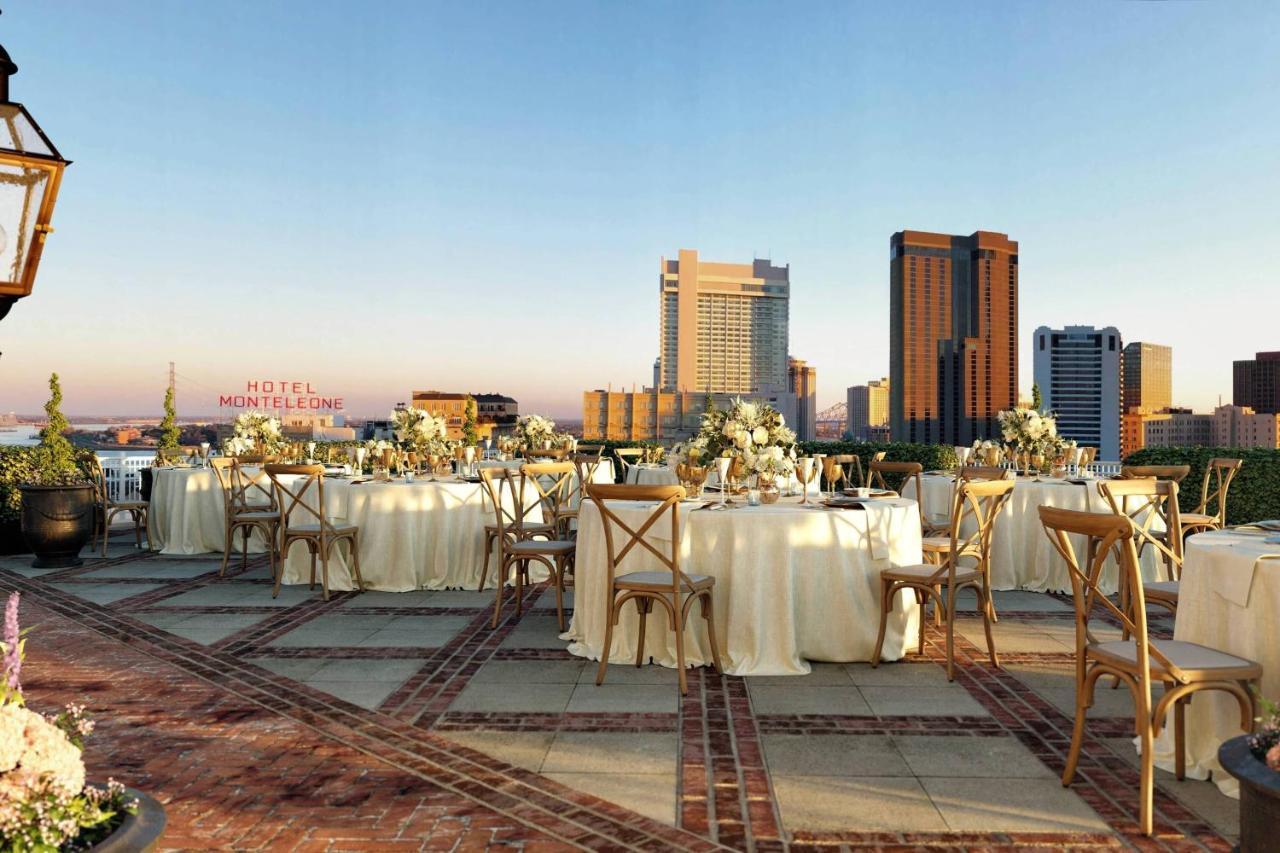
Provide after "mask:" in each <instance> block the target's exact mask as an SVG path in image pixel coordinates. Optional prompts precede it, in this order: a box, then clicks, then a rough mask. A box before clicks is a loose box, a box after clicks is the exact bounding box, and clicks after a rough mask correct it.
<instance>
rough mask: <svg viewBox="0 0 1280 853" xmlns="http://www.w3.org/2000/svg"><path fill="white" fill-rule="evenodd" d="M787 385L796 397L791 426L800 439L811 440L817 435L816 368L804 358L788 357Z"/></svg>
mask: <svg viewBox="0 0 1280 853" xmlns="http://www.w3.org/2000/svg"><path fill="white" fill-rule="evenodd" d="M787 385H788V387H789V388H790V389H791V393H792V394H794V395H795V398H796V420H795V423H793V424H791V428H792V429H793V430H795V434H796V438H798V439H800V440H801V441H813V440H814V439H815V438H817V437H818V368H816V367H812V366H810V365H809V363H808V362H806V361H805V360H804V359H800V358H790V357H788V358H787Z"/></svg>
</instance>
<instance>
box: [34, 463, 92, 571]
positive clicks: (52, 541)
mask: <svg viewBox="0 0 1280 853" xmlns="http://www.w3.org/2000/svg"><path fill="white" fill-rule="evenodd" d="M18 488H19V489H21V490H22V536H23V538H24V539H26V540H27V545H29V546H30V547H31V550H32V551H33V552H35V555H36V558H35V560H34V561H33V562H32V563H31V566H32V568H36V569H65V568H69V567H71V566H78V565H80V564H81V563H82V562H83V561H82V560H81V559H80V549H81V548H83V547H84V546H85V543H87V542H88V541H89V539H90V538H91V537H92V536H93V522H94V499H93V486H90V485H88V484H87V483H86V484H84V485H78V486H19V487H18Z"/></svg>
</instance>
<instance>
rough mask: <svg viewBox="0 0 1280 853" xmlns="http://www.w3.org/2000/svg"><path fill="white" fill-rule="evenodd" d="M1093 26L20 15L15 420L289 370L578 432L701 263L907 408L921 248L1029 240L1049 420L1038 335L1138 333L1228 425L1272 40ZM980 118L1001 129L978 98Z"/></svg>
mask: <svg viewBox="0 0 1280 853" xmlns="http://www.w3.org/2000/svg"><path fill="white" fill-rule="evenodd" d="M1107 8H1108V21H1109V25H1108V27H1107V28H1106V31H1105V32H1104V31H1100V30H1099V28H1098V27H1097V26H1096V20H1095V19H1094V15H1093V14H1092V11H1091V10H1090V8H1089V7H1088V6H1084V7H1070V8H1066V7H1062V8H1060V7H1025V8H1024V7H1015V8H1009V7H1004V6H996V5H991V6H981V7H973V8H964V9H959V8H957V9H949V8H946V7H931V10H930V14H929V15H920V14H917V12H918V11H919V10H918V9H917V10H912V9H897V8H891V7H890V8H876V7H863V6H847V5H836V4H831V5H817V6H814V7H812V8H810V9H806V10H805V12H804V13H799V12H795V11H792V10H788V9H785V8H779V7H777V6H758V5H754V4H705V5H699V6H697V7H684V6H680V5H670V6H663V7H662V9H663V10H665V11H664V13H663V14H658V13H657V12H656V11H655V10H653V9H615V8H610V9H607V10H606V9H603V8H592V7H586V8H583V9H579V10H576V11H575V12H574V13H573V14H567V13H565V14H557V13H556V11H555V10H554V9H553V8H552V7H540V8H532V7H531V8H525V9H514V10H497V9H489V10H467V12H466V13H465V14H463V13H462V12H460V11H459V10H451V9H449V8H447V7H431V8H422V7H419V6H417V5H416V4H408V3H406V4H400V5H394V4H390V5H388V7H387V9H388V10H389V14H387V15H385V16H382V17H380V18H379V19H377V20H373V19H369V18H363V17H357V16H353V15H352V13H351V11H350V9H349V8H347V7H345V6H342V5H339V4H336V3H334V4H328V3H319V4H314V7H313V8H312V9H311V10H309V11H310V14H308V15H305V16H299V15H297V14H296V13H295V12H293V11H292V10H289V9H285V8H257V7H250V6H248V5H247V4H246V5H234V4H232V5H229V6H223V7H218V8H217V9H210V10H201V9H189V8H178V7H155V6H154V5H153V4H146V3H124V4H119V5H118V6H112V7H111V8H109V9H108V8H96V7H93V6H87V5H86V6H72V5H69V4H68V5H61V4H49V5H47V6H39V7H37V6H36V5H35V4H13V5H11V6H9V7H6V9H5V12H6V14H5V16H4V18H3V26H4V29H5V36H6V41H5V43H6V46H7V47H9V49H10V50H11V51H12V52H13V54H14V56H15V58H16V59H17V61H18V64H19V65H20V66H21V68H22V71H21V73H20V74H18V75H17V76H16V77H15V78H14V80H13V92H14V97H15V99H16V100H19V101H24V102H28V103H30V104H33V105H36V104H38V105H39V107H40V110H39V112H40V119H41V124H42V125H43V126H44V127H45V129H46V130H47V131H48V132H49V133H50V134H51V136H53V137H54V138H56V139H57V140H58V141H59V146H60V148H62V149H63V151H64V153H65V154H66V156H67V157H68V158H70V159H71V160H72V161H74V162H73V165H72V166H71V167H70V169H69V170H68V173H67V179H66V181H65V183H64V189H63V194H62V196H61V200H60V203H59V207H58V211H57V213H56V215H55V218H54V223H53V224H54V227H55V229H56V233H55V234H54V235H53V236H52V237H51V238H50V243H49V249H48V251H47V252H46V254H45V259H44V263H43V265H42V268H41V286H40V287H39V288H38V289H37V292H36V293H35V295H34V296H33V297H31V298H29V299H27V300H24V301H23V302H22V303H20V304H19V305H18V306H17V307H16V308H15V309H14V311H13V313H12V314H11V315H10V316H9V318H8V319H7V320H6V321H5V322H4V323H3V325H0V351H3V353H4V355H3V357H0V411H9V410H16V411H19V412H24V413H30V412H35V411H38V410H39V407H40V406H41V405H42V404H43V401H44V399H45V397H46V393H47V391H46V388H45V383H46V381H47V378H48V375H49V373H50V372H53V371H57V372H59V373H60V374H61V376H62V378H63V382H64V390H65V392H66V403H65V407H66V409H67V411H69V412H72V413H75V414H102V415H112V414H146V413H150V412H157V411H158V410H159V407H160V400H161V398H162V395H163V391H164V385H165V369H166V367H167V362H168V361H169V360H175V361H177V362H178V365H179V371H180V372H181V373H182V374H183V375H184V376H186V377H189V379H190V380H191V381H192V384H191V385H189V386H188V387H187V389H186V394H185V396H183V397H181V398H180V401H179V406H180V412H183V411H184V409H185V413H189V414H216V413H217V410H216V402H217V401H216V396H217V394H218V393H224V392H228V391H232V390H234V389H236V388H239V387H240V386H242V385H243V383H244V381H245V380H246V379H248V378H251V377H253V376H256V375H259V374H261V373H264V372H266V373H279V374H284V375H288V376H295V377H301V378H304V379H308V380H310V381H313V382H314V383H315V384H316V386H317V387H319V388H322V389H325V390H326V392H327V393H331V394H333V395H335V396H342V397H344V398H345V399H346V401H347V411H349V412H351V413H353V414H375V413H377V412H379V411H383V410H386V409H388V408H389V407H390V406H391V405H393V404H394V403H395V402H398V401H401V400H404V399H406V398H407V396H408V394H409V393H410V391H411V390H412V389H413V388H415V387H441V388H458V387H462V388H476V387H479V388H493V389H498V390H501V391H502V392H504V393H508V394H511V395H512V396H513V397H515V398H517V399H519V400H520V401H521V408H522V410H523V411H530V412H534V411H540V412H545V413H547V414H550V415H552V416H557V417H561V418H565V419H572V418H575V414H576V413H578V412H580V407H581V389H582V388H588V387H602V386H604V385H606V384H608V383H612V384H613V385H614V387H615V388H618V387H630V386H631V385H632V384H635V385H636V386H643V385H645V384H648V383H649V382H650V381H651V379H650V377H651V364H652V359H653V356H654V353H653V351H652V341H653V340H654V337H655V333H656V332H657V330H658V321H657V317H656V316H655V312H654V310H653V307H652V301H651V300H652V296H651V294H652V291H651V290H650V287H651V282H652V265H653V262H654V259H656V258H659V257H661V256H663V255H664V254H667V255H669V254H670V253H672V252H673V251H675V250H676V249H678V248H679V247H686V246H691V247H696V248H697V249H698V250H699V252H700V253H701V254H702V255H703V256H705V257H708V258H746V257H753V256H754V257H770V258H772V259H773V261H774V263H775V264H781V265H788V266H789V267H790V278H791V283H792V288H791V291H792V293H791V309H790V310H791V326H792V338H793V342H792V350H793V351H794V354H795V355H797V356H799V357H802V358H804V359H806V360H807V361H808V363H809V364H811V365H813V366H815V367H816V368H818V369H819V370H821V377H822V382H821V387H820V388H819V396H818V408H819V409H824V408H827V407H828V406H830V405H831V404H832V403H834V402H837V401H840V400H842V399H843V398H844V394H845V389H846V388H847V387H848V386H851V385H855V384H860V383H863V382H865V381H866V379H867V377H873V376H881V375H887V373H888V370H889V328H888V322H887V319H888V316H889V310H888V292H887V288H886V287H885V286H884V275H883V270H884V261H883V257H884V243H885V239H886V238H887V237H888V236H889V235H890V234H891V233H893V232H894V231H895V230H897V229H899V228H902V227H904V226H908V225H909V226H911V227H918V228H928V229H930V230H933V231H937V232H942V233H969V232H971V231H972V230H973V229H974V228H976V227H982V228H987V229H992V230H996V231H1000V232H1003V233H1008V234H1010V235H1013V236H1014V237H1016V239H1017V240H1018V241H1019V243H1020V245H1021V267H1022V273H1021V278H1022V280H1021V287H1020V299H1021V306H1020V312H1019V313H1020V317H1019V329H1018V331H1019V338H1020V341H1021V343H1020V346H1019V351H1018V361H1019V374H1020V377H1021V379H1022V381H1021V383H1020V384H1021V386H1022V387H1021V388H1020V390H1021V391H1022V392H1023V393H1024V394H1025V393H1027V392H1029V389H1030V376H1031V373H1032V370H1031V350H1030V348H1029V347H1028V346H1027V344H1026V341H1028V340H1030V337H1031V333H1032V330H1033V329H1034V328H1036V327H1037V326H1039V325H1045V324H1047V325H1051V326H1054V327H1058V326H1062V325H1066V324H1076V323H1079V324H1088V323H1098V322H1103V321H1106V320H1109V318H1120V319H1119V320H1117V322H1116V324H1117V326H1119V327H1120V328H1121V329H1122V331H1123V332H1124V334H1125V336H1126V339H1132V340H1156V341H1160V342H1162V343H1164V344H1167V345H1169V346H1172V347H1173V349H1174V363H1173V371H1174V373H1176V374H1177V377H1178V378H1177V387H1176V399H1175V400H1174V401H1173V402H1174V404H1175V405H1180V406H1190V407H1193V408H1195V409H1197V410H1199V411H1206V410H1211V409H1212V407H1213V404H1214V403H1215V402H1216V401H1217V400H1218V398H1219V397H1222V398H1223V399H1229V398H1230V395H1231V391H1232V369H1233V368H1232V361H1233V360H1239V359H1247V358H1250V357H1251V356H1252V354H1253V353H1254V352H1258V351H1269V350H1273V349H1276V345H1275V343H1274V337H1273V336H1272V333H1271V331H1270V330H1269V329H1268V327H1267V324H1268V323H1269V317H1270V316H1271V312H1268V311H1265V310H1254V311H1244V312H1239V311H1234V310H1232V306H1234V305H1238V304H1242V303H1243V304H1253V305H1256V306H1262V307H1264V308H1265V307H1273V306H1274V304H1275V297H1274V289H1273V287H1274V285H1273V282H1272V278H1271V271H1272V270H1274V269H1275V268H1277V266H1278V262H1280V247H1276V246H1274V244H1273V241H1271V240H1270V239H1269V234H1270V222H1271V220H1272V219H1273V218H1274V216H1273V214H1272V212H1271V199H1272V198H1273V197H1274V195H1275V192H1276V190H1277V189H1280V175H1278V174H1277V170H1276V169H1275V167H1274V164H1273V162H1272V156H1271V153H1270V152H1271V151H1273V150H1274V148H1275V144H1276V142H1277V135H1278V129H1280V123H1278V122H1277V120H1276V119H1275V118H1274V117H1271V116H1268V115H1264V114H1260V113H1258V112H1257V110H1256V105H1257V104H1258V103H1265V102H1267V98H1268V97H1269V84H1270V81H1272V80H1274V79H1276V72H1277V71H1280V58H1277V57H1276V56H1275V55H1274V52H1273V51H1268V50H1264V49H1261V48H1262V47H1263V46H1264V44H1265V43H1264V42H1263V41H1262V39H1263V36H1264V34H1265V33H1266V32H1267V31H1268V27H1267V26H1260V24H1261V23H1266V22H1272V23H1273V22H1275V21H1276V20H1278V19H1280V10H1277V9H1276V8H1274V7H1272V6H1271V5H1268V4H1241V5H1235V6H1232V7H1231V8H1230V9H1226V8H1222V7H1216V6H1210V5H1207V4H1206V5H1203V6H1195V5H1191V4H1188V5H1186V6H1167V5H1152V6H1148V5H1147V4H1133V5H1131V6H1120V7H1111V6H1108V7H1107ZM673 16H674V17H673ZM51 20H56V21H57V24H58V25H57V26H50V22H51ZM672 20H678V21H679V22H681V26H676V27H673V26H671V21H672ZM286 31H288V32H290V34H291V37H290V38H289V39H288V40H282V39H280V38H279V35H278V34H279V33H281V32H286ZM765 32H767V33H768V34H769V38H770V41H771V43H772V45H773V46H774V48H776V49H773V50H771V51H770V52H769V54H768V60H767V61H763V62H758V63H744V62H742V61H741V48H742V45H743V44H750V43H752V42H753V41H756V40H758V39H759V38H760V33H765ZM965 34H969V35H971V36H973V37H974V38H977V37H978V36H979V35H980V36H981V39H982V40H983V42H984V43H985V44H988V45H990V46H991V47H992V49H991V50H989V51H986V52H984V53H983V54H982V55H981V56H977V55H974V54H973V52H972V49H971V44H972V42H973V39H971V38H966V37H965ZM907 38H910V40H911V42H912V44H914V45H916V46H917V47H916V49H913V50H911V51H910V52H905V51H903V50H902V49H901V44H902V43H903V42H904V40H906V39H907ZM655 44H659V45H661V48H660V49H659V50H656V51H655V50H653V45H655ZM567 52H571V53H572V54H573V58H572V59H566V53H567ZM690 56H694V57H696V59H695V60H694V61H693V62H692V64H690V62H689V57H690ZM334 57H338V58H339V59H338V60H337V61H334ZM105 68H110V69H111V70H112V71H113V73H112V74H109V75H108V74H103V73H101V71H102V69H105ZM213 68H216V69H218V72H217V73H211V71H210V69H213ZM943 80H945V81H947V84H948V85H946V86H941V85H938V84H939V83H940V82H941V81H943ZM993 91H998V92H999V93H1000V95H1001V98H1002V99H1003V100H1004V102H1005V103H1006V104H1007V105H1008V108H1007V109H1001V110H998V111H991V112H989V113H988V114H987V116H986V118H984V120H983V121H978V122H974V121H972V120H971V111H972V109H973V103H974V101H973V99H970V98H965V97H956V92H971V93H973V95H974V96H975V98H976V97H977V96H978V95H981V94H983V93H988V92H993ZM339 101H341V102H343V103H347V104H352V103H354V104H356V105H357V106H356V107H355V108H354V109H355V113H356V116H355V118H356V120H357V121H358V122H360V123H361V127H362V129H363V131H364V136H363V137H362V138H360V139H352V137H351V135H350V133H349V122H350V121H351V120H352V116H351V115H350V114H349V111H348V113H347V114H340V113H342V111H339V110H336V109H335V108H334V105H335V104H336V103H338V102H339ZM281 105H285V106H284V107H283V108H282V107H281ZM669 123H670V124H669ZM668 126H670V127H672V128H674V129H673V131H672V132H671V133H670V134H663V133H653V129H654V128H655V127H668ZM944 127H945V128H946V132H945V133H939V132H936V131H937V129H938V128H944ZM255 149H257V150H260V151H261V152H262V153H265V154H266V155H267V156H262V153H256V151H255ZM356 150H359V151H360V153H361V163H357V161H356V160H355V158H354V157H352V153H353V152H354V151H356ZM369 164H372V168H368V165H369ZM369 234H373V235H375V237H374V238H373V239H374V243H375V248H376V251H373V252H371V251H370V250H369V249H370V237H369V236H367V235H369ZM355 235H360V236H359V238H358V239H356V238H355ZM1246 247H1247V251H1242V250H1244V249H1245V248H1246ZM566 261H571V262H566ZM1224 284H1229V286H1230V288H1231V292H1232V299H1231V300H1229V302H1230V303H1231V304H1230V305H1228V304H1226V303H1227V302H1228V300H1223V304H1222V307H1221V308H1220V309H1219V308H1217V305H1216V304H1215V303H1214V302H1213V301H1212V298H1210V301H1209V303H1208V304H1207V305H1206V304H1205V301H1204V300H1205V294H1206V293H1210V294H1212V293H1217V292H1220V291H1219V290H1218V288H1220V287H1221V286H1222V285H1224ZM164 292H172V293H174V294H178V295H177V296H175V298H174V299H173V300H167V299H157V298H156V297H155V295H154V294H156V293H164ZM192 294H195V295H192ZM1189 304H1196V305H1197V306H1198V310H1197V311H1194V312H1192V311H1187V310H1186V306H1187V305H1189ZM1215 309H1216V311H1215ZM1228 311H1232V313H1231V315H1230V317H1229V319H1230V321H1231V323H1232V324H1233V325H1232V341H1231V348H1230V349H1229V350H1225V351H1224V350H1223V349H1222V345H1221V343H1220V342H1219V341H1218V340H1217V335H1216V334H1214V332H1215V331H1216V330H1217V329H1219V328H1221V323H1222V322H1225V321H1226V320H1227V319H1228V315H1227V312H1228ZM273 320H278V321H279V322H278V323H273V322H272V321H273ZM299 320H305V321H306V323H305V328H306V329H307V331H306V332H305V333H299V332H298V328H299V326H300V323H299V322H298V321H299ZM1215 320H1217V321H1219V322H1217V323H1215ZM478 326H480V327H482V328H483V330H484V333H483V334H477V331H476V330H477V327H478ZM555 328H562V329H565V330H571V333H570V334H565V335H562V336H561V337H562V338H563V340H552V341H550V342H548V340H547V338H548V335H546V334H543V335H542V336H541V337H538V340H539V341H540V343H538V344H534V343H533V340H534V338H535V337H536V336H537V332H538V331H539V330H543V331H544V332H545V331H546V330H550V329H555ZM104 337H105V339H106V340H107V341H108V343H107V345H105V346H104V345H103V339H104ZM521 341H528V342H527V343H518V342H521ZM494 343H497V344H498V346H496V347H495V346H493V344H494ZM521 346H523V347H525V348H526V349H529V348H536V350H537V355H538V357H536V358H533V357H528V353H527V352H526V354H525V356H524V357H520V358H514V357H512V353H513V352H515V351H517V349H518V348H519V347H521ZM495 349H496V350H497V351H498V352H499V355H497V356H495V355H494V354H493V352H494V350H495ZM583 353H589V354H590V357H583ZM180 388H182V384H181V381H180ZM197 393H200V394H203V393H207V394H208V395H209V397H208V399H207V400H200V399H194V400H193V399H192V397H193V396H197Z"/></svg>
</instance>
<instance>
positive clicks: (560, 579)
mask: <svg viewBox="0 0 1280 853" xmlns="http://www.w3.org/2000/svg"><path fill="white" fill-rule="evenodd" d="M555 566H556V568H555V577H553V578H552V579H551V582H552V583H554V584H555V585H556V624H558V625H559V626H560V633H561V634H563V633H564V632H565V625H564V558H562V557H556V558H555Z"/></svg>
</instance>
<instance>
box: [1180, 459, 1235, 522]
mask: <svg viewBox="0 0 1280 853" xmlns="http://www.w3.org/2000/svg"><path fill="white" fill-rule="evenodd" d="M1242 465H1244V460H1243V459H1226V458H1223V457H1214V458H1213V459H1210V460H1209V465H1208V467H1206V468H1205V470H1204V480H1203V481H1202V482H1201V484H1200V504H1199V506H1197V507H1196V509H1195V512H1187V513H1183V515H1182V535H1183V536H1191V535H1192V534H1194V533H1203V532H1204V531H1206V530H1221V529H1222V528H1223V527H1225V526H1226V524H1227V491H1228V490H1229V489H1230V488H1231V481H1232V480H1234V479H1235V478H1236V474H1238V473H1239V472H1240V468H1241V466H1242ZM1210 505H1213V506H1214V507H1215V510H1214V512H1212V513H1211V512H1209V507H1210Z"/></svg>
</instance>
